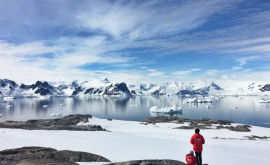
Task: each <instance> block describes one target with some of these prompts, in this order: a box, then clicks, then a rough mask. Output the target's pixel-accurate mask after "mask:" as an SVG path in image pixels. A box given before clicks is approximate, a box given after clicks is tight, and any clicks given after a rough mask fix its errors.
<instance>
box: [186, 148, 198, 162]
mask: <svg viewBox="0 0 270 165" xmlns="http://www.w3.org/2000/svg"><path fill="white" fill-rule="evenodd" d="M186 162H187V165H196V158H195V156H194V152H193V151H190V152H189V154H187V155H186Z"/></svg>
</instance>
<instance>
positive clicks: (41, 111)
mask: <svg viewBox="0 0 270 165" xmlns="http://www.w3.org/2000/svg"><path fill="white" fill-rule="evenodd" d="M260 99H269V98H267V97H255V96H244V97H242V96H241V97H240V96H239V97H232V96H226V97H224V98H220V99H217V100H213V102H212V103H201V104H200V103H199V104H185V103H183V98H181V97H179V96H159V97H154V96H143V97H133V98H110V99H104V98H102V97H93V98H88V99H73V98H50V99H47V100H41V99H37V98H21V99H14V100H8V101H7V102H3V100H0V114H2V115H3V116H2V117H0V121H6V120H21V121H25V120H29V119H45V118H46V119H47V118H55V116H53V115H55V114H61V115H69V114H92V115H93V116H94V117H98V118H105V119H106V118H112V119H120V120H132V121H142V120H144V119H146V118H147V117H149V116H155V115H156V114H151V113H150V111H149V110H150V108H151V106H158V107H161V106H173V105H177V106H182V109H183V111H182V114H178V116H179V117H183V118H190V119H199V118H211V119H222V120H230V121H234V122H238V123H243V124H249V125H256V126H263V127H269V128H270V103H259V100H260ZM9 105H11V106H12V107H11V108H9V107H8V106H9Z"/></svg>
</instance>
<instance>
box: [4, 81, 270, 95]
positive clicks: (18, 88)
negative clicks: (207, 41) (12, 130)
mask: <svg viewBox="0 0 270 165" xmlns="http://www.w3.org/2000/svg"><path fill="white" fill-rule="evenodd" d="M236 94H237V95H270V84H269V83H264V84H262V83H252V84H250V85H249V86H248V87H243V88H241V90H240V89H239V90H238V89H237V90H231V89H227V88H226V89H224V88H222V87H221V86H220V85H218V84H216V83H215V82H211V83H210V84H209V83H208V84H207V83H205V84H202V83H181V82H166V83H163V84H154V83H141V84H127V83H125V82H110V81H109V80H108V79H107V78H105V79H103V80H91V81H80V82H79V81H72V82H49V83H48V82H46V81H44V82H42V81H37V82H36V83H34V84H31V85H25V84H21V85H18V84H17V83H16V82H15V81H12V80H8V79H0V96H1V97H5V96H13V97H41V96H73V97H88V96H106V97H108V96H140V95H181V96H187V95H236Z"/></svg>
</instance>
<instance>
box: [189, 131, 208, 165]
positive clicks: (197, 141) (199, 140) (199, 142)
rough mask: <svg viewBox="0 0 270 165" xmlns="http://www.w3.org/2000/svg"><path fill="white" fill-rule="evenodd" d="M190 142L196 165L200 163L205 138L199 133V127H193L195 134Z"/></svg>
mask: <svg viewBox="0 0 270 165" xmlns="http://www.w3.org/2000/svg"><path fill="white" fill-rule="evenodd" d="M190 143H191V144H193V150H194V151H195V154H196V160H197V164H198V165H202V150H203V144H204V143H205V140H204V138H203V136H202V135H201V134H200V129H199V128H196V129H195V134H194V135H193V136H192V137H191V139H190Z"/></svg>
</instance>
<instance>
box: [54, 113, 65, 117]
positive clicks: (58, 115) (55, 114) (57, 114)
mask: <svg viewBox="0 0 270 165" xmlns="http://www.w3.org/2000/svg"><path fill="white" fill-rule="evenodd" d="M51 116H53V117H61V116H63V115H62V114H60V113H52V114H51Z"/></svg>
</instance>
